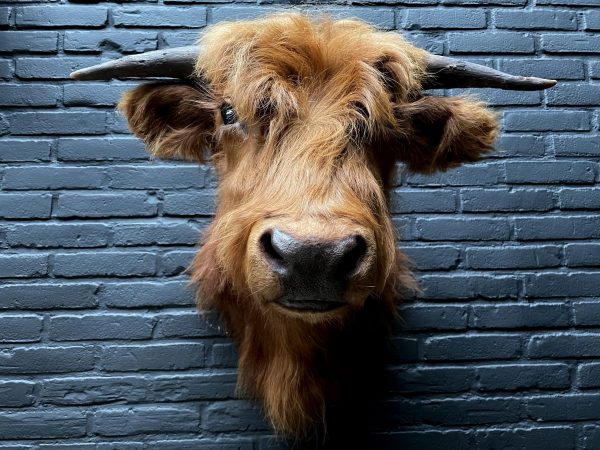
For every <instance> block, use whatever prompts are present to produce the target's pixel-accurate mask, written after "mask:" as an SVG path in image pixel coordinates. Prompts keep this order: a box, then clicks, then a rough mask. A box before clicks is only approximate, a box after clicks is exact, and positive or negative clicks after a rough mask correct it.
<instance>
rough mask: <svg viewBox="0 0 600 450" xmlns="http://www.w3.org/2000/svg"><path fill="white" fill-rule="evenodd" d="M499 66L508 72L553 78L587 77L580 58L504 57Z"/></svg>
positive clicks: (572, 78) (573, 78) (579, 78)
mask: <svg viewBox="0 0 600 450" xmlns="http://www.w3.org/2000/svg"><path fill="white" fill-rule="evenodd" d="M499 68H500V70H502V71H504V72H508V73H514V74H518V75H522V76H528V77H531V76H536V77H542V78H550V79H553V80H583V79H584V78H585V66H584V62H583V61H582V60H580V59H502V60H500V63H499ZM548 92H551V90H550V91H548Z"/></svg>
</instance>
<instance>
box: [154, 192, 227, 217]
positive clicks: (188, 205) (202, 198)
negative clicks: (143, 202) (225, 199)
mask: <svg viewBox="0 0 600 450" xmlns="http://www.w3.org/2000/svg"><path fill="white" fill-rule="evenodd" d="M214 211H215V194H214V193H213V192H208V191H207V192H198V193H195V194H166V195H165V209H164V213H165V215H167V216H198V215H200V216H212V215H213V214H214Z"/></svg>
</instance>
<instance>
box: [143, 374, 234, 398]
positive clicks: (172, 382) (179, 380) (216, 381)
mask: <svg viewBox="0 0 600 450" xmlns="http://www.w3.org/2000/svg"><path fill="white" fill-rule="evenodd" d="M235 385H236V373H235V372H234V371H219V372H213V371H211V372H208V373H198V374H190V375H173V374H169V375H160V376H157V377H156V378H155V379H153V380H152V390H151V392H153V393H154V398H155V400H156V401H168V402H180V401H192V400H193V401H195V400H215V399H226V398H231V397H234V395H235Z"/></svg>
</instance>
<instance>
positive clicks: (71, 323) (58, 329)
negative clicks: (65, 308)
mask: <svg viewBox="0 0 600 450" xmlns="http://www.w3.org/2000/svg"><path fill="white" fill-rule="evenodd" d="M154 322H155V321H154V320H153V319H152V317H150V316H142V315H130V314H86V315H76V316H74V315H60V316H53V317H51V318H50V328H49V337H50V340H52V341H85V340H103V339H104V340H105V339H127V340H136V339H149V338H150V337H152V329H153V327H154Z"/></svg>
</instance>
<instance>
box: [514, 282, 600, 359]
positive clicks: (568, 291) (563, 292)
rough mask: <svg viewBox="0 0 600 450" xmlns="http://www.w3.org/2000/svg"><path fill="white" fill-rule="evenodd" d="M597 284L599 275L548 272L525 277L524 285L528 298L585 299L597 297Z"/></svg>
mask: <svg viewBox="0 0 600 450" xmlns="http://www.w3.org/2000/svg"><path fill="white" fill-rule="evenodd" d="M598 283H600V274H599V273H594V272H548V273H540V274H532V275H527V276H526V277H525V282H524V285H525V293H526V294H527V296H528V297H537V298H544V297H586V296H590V295H592V296H595V295H598ZM573 349H575V347H573ZM573 351H575V350H573ZM575 355H577V353H575Z"/></svg>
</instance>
